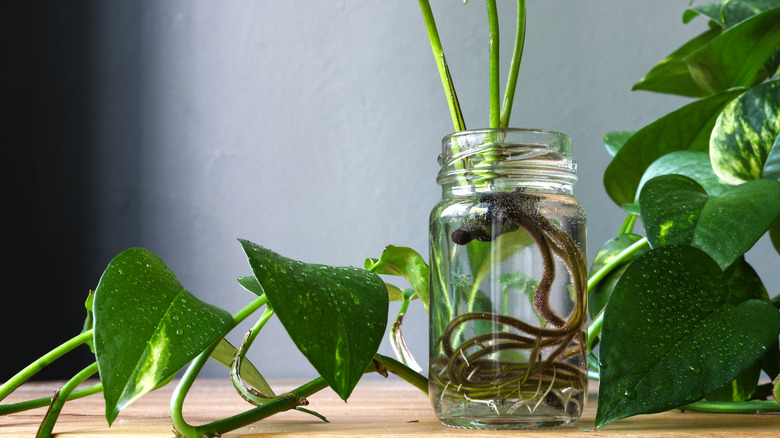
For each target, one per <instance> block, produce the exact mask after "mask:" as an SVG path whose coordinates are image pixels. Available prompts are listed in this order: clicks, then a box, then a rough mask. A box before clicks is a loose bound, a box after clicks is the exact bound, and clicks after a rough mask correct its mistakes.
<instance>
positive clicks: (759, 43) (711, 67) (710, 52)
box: [683, 8, 780, 93]
mask: <svg viewBox="0 0 780 438" xmlns="http://www.w3.org/2000/svg"><path fill="white" fill-rule="evenodd" d="M778 45H780V8H774V9H770V10H768V11H765V12H762V13H760V14H758V15H755V16H753V17H751V18H748V19H747V20H744V21H742V22H740V23H739V24H737V25H735V26H733V27H731V28H729V29H728V30H726V31H725V32H723V33H722V34H720V35H719V36H717V37H715V38H714V39H713V40H712V41H710V42H709V43H707V44H706V45H704V46H703V47H702V48H700V49H699V50H696V51H695V52H693V53H691V54H690V55H688V56H686V57H685V58H683V61H685V63H686V64H688V67H689V68H690V70H691V75H692V76H693V78H694V79H695V80H696V82H697V83H698V84H699V85H700V86H701V87H702V88H703V89H705V90H708V91H709V92H711V93H718V92H721V91H725V90H728V89H730V88H734V87H749V86H751V85H753V84H754V83H755V82H756V79H757V76H758V75H759V74H761V71H762V68H763V67H764V63H765V62H766V61H767V60H768V59H769V58H770V57H771V56H772V55H773V54H774V53H775V52H776V51H777V47H778Z"/></svg>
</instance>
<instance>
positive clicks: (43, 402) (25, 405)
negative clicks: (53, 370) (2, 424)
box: [0, 383, 103, 415]
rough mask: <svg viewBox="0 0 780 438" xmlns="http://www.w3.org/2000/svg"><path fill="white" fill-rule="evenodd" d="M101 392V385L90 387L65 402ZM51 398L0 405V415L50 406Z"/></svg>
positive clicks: (76, 392) (74, 394) (74, 393)
mask: <svg viewBox="0 0 780 438" xmlns="http://www.w3.org/2000/svg"><path fill="white" fill-rule="evenodd" d="M102 391H103V385H102V384H101V383H98V384H95V385H92V386H90V387H89V388H85V389H82V390H79V391H75V392H73V393H71V394H70V395H69V396H68V398H67V401H70V400H76V399H79V398H82V397H87V396H90V395H93V394H97V393H100V392H102ZM51 401H52V397H44V398H38V399H35V400H27V401H23V402H19V403H6V404H0V415H10V414H15V413H17V412H23V411H27V410H30V409H37V408H42V407H44V406H49V405H50V404H51Z"/></svg>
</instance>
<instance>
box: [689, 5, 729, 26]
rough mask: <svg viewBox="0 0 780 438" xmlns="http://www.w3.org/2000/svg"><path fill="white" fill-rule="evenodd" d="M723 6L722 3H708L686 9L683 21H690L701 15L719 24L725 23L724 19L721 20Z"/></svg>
mask: <svg viewBox="0 0 780 438" xmlns="http://www.w3.org/2000/svg"><path fill="white" fill-rule="evenodd" d="M721 8H722V5H721V4H720V3H710V4H707V5H699V6H694V7H692V8H688V9H686V10H685V12H683V23H686V24H687V23H690V22H691V20H693V19H694V18H696V17H697V16H699V15H701V16H704V17H707V18H709V19H710V20H712V21H714V22H716V23H718V24H721V25H724V24H723V21H722V20H721V18H722V17H721Z"/></svg>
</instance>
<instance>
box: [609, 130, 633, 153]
mask: <svg viewBox="0 0 780 438" xmlns="http://www.w3.org/2000/svg"><path fill="white" fill-rule="evenodd" d="M632 135H634V131H612V132H608V133H607V135H605V136H604V147H605V148H606V149H607V152H608V153H609V155H611V156H613V157H614V156H615V154H617V152H618V151H619V150H620V148H622V147H623V145H624V144H626V141H628V139H629V138H631V136H632Z"/></svg>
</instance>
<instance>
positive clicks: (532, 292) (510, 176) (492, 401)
mask: <svg viewBox="0 0 780 438" xmlns="http://www.w3.org/2000/svg"><path fill="white" fill-rule="evenodd" d="M439 162H440V164H441V171H440V172H439V175H438V179H437V182H438V183H439V184H440V185H441V186H442V199H441V201H440V202H439V204H437V205H436V207H435V208H434V209H433V212H432V213H431V222H430V244H431V248H430V251H431V252H430V256H431V260H430V261H431V291H430V308H429V314H430V321H429V322H430V362H429V364H430V369H429V394H430V397H431V401H432V402H433V405H434V409H435V411H436V415H437V416H438V417H439V420H440V421H441V422H442V423H443V424H445V425H448V426H455V427H464V428H480V429H521V428H541V427H555V426H562V425H566V424H570V423H572V422H575V421H576V420H577V419H578V418H579V417H580V415H581V414H582V411H583V409H584V406H585V401H586V398H587V358H586V356H587V348H586V343H587V341H586V338H587V336H586V323H587V310H586V302H587V300H586V290H587V266H586V262H585V257H584V254H585V237H586V236H585V222H586V220H585V212H584V211H583V209H582V206H580V204H579V203H577V201H576V200H575V199H574V198H573V196H572V186H573V185H574V183H575V182H576V181H577V176H576V164H575V162H574V160H573V159H572V156H571V139H570V138H569V137H568V136H567V135H565V134H562V133H558V132H551V131H535V130H521V129H500V130H480V131H464V132H458V133H455V134H452V135H449V136H447V137H445V138H444V139H443V152H442V155H441V156H440V157H439Z"/></svg>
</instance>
